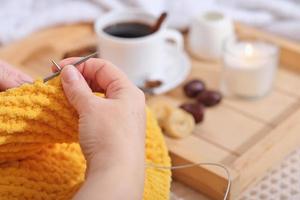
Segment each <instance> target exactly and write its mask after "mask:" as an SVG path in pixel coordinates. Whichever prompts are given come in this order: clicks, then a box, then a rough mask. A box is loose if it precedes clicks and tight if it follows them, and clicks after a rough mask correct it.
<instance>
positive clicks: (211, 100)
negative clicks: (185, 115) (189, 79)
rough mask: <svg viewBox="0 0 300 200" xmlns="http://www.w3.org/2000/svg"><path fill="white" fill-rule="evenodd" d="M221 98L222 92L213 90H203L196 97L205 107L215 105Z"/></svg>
mask: <svg viewBox="0 0 300 200" xmlns="http://www.w3.org/2000/svg"><path fill="white" fill-rule="evenodd" d="M221 100H222V94H221V93H220V92H218V91H213V90H205V91H203V92H202V93H201V94H199V95H198V97H197V101H198V102H199V103H202V104H203V105H205V106H207V107H210V106H214V105H217V104H218V103H220V102H221Z"/></svg>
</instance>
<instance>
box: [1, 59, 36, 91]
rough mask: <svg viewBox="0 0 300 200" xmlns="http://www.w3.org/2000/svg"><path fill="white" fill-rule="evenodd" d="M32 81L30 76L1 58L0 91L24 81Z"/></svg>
mask: <svg viewBox="0 0 300 200" xmlns="http://www.w3.org/2000/svg"><path fill="white" fill-rule="evenodd" d="M32 81H33V80H32V78H31V77H30V76H28V75H26V74H25V73H23V72H21V71H19V70H17V69H16V68H14V67H12V66H11V65H9V64H8V63H6V62H4V61H2V60H0V91H4V90H7V89H9V88H14V87H18V86H20V85H22V84H23V83H28V82H32Z"/></svg>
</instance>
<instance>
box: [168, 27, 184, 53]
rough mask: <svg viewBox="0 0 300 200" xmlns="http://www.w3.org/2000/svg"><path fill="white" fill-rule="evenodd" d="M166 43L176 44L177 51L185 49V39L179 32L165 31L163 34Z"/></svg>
mask: <svg viewBox="0 0 300 200" xmlns="http://www.w3.org/2000/svg"><path fill="white" fill-rule="evenodd" d="M163 37H164V40H165V42H167V43H171V44H174V45H175V46H176V48H177V49H179V50H182V49H183V37H182V34H181V33H180V32H179V31H176V30H173V29H165V30H164V32H163Z"/></svg>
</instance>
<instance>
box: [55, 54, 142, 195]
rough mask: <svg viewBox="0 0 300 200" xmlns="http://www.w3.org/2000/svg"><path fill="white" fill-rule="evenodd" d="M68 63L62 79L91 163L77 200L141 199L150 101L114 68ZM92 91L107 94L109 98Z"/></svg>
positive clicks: (99, 63)
mask: <svg viewBox="0 0 300 200" xmlns="http://www.w3.org/2000/svg"><path fill="white" fill-rule="evenodd" d="M78 59H79V58H69V59H65V60H63V61H62V62H61V63H60V65H61V66H65V67H63V70H62V73H61V80H62V85H63V89H64V92H65V95H66V97H67V99H68V100H69V102H70V104H71V105H72V106H73V107H74V108H75V109H76V110H77V112H78V115H79V122H78V123H79V142H80V145H81V148H82V151H83V153H84V155H85V158H86V160H87V167H88V170H87V173H86V182H85V184H84V185H83V187H82V188H81V189H80V190H79V192H78V193H77V195H76V196H75V199H76V200H78V199H90V200H93V199H108V200H109V199H128V200H129V199H130V200H134V199H137V200H140V199H142V195H143V188H144V166H145V164H144V163H145V159H144V155H145V152H144V149H145V123H146V122H145V121H146V119H145V118H146V117H145V97H144V94H143V92H142V91H140V90H139V89H138V88H137V87H136V86H135V85H134V84H132V83H131V82H130V81H129V80H128V78H127V77H126V76H125V75H124V74H123V73H122V72H121V71H120V70H119V69H118V68H116V67H115V66H113V65H112V64H111V63H109V62H107V61H105V60H102V59H95V58H92V59H89V60H88V61H86V62H85V63H83V64H81V65H79V66H78V67H77V68H75V67H74V66H72V65H69V64H70V63H74V62H75V61H77V60H78ZM93 92H104V94H105V96H106V98H102V97H97V96H95V95H94V94H93Z"/></svg>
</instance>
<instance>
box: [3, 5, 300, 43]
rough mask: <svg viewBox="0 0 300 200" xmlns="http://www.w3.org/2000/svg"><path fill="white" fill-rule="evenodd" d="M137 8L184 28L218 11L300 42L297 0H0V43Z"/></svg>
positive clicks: (299, 19) (171, 24)
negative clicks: (194, 19)
mask: <svg viewBox="0 0 300 200" xmlns="http://www.w3.org/2000/svg"><path fill="white" fill-rule="evenodd" d="M124 7H139V8H142V9H145V10H146V11H148V12H151V13H153V14H156V15H158V14H159V13H160V12H162V11H167V12H168V13H169V19H168V23H169V25H170V26H172V27H176V28H178V29H184V28H186V27H187V26H188V25H189V22H190V18H191V17H193V16H195V15H197V14H201V12H204V11H207V10H215V11H221V12H223V13H225V14H227V15H228V16H230V17H232V18H233V19H234V20H236V21H240V22H244V23H247V24H251V25H254V26H258V27H261V28H263V29H265V30H268V31H271V32H274V33H278V34H281V35H283V36H285V37H289V38H291V39H294V40H298V41H300V23H299V22H300V1H299V0H272V1H270V0H205V1H199V0H122V1H121V0H22V1H20V0H1V1H0V43H2V44H7V43H9V42H12V41H14V40H18V39H20V38H22V37H24V36H26V35H28V34H30V33H32V32H34V31H36V30H40V29H42V28H45V27H50V26H55V25H60V24H70V23H77V22H92V21H94V20H95V19H96V18H97V17H101V15H103V13H105V12H107V11H109V10H113V9H119V8H124Z"/></svg>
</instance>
